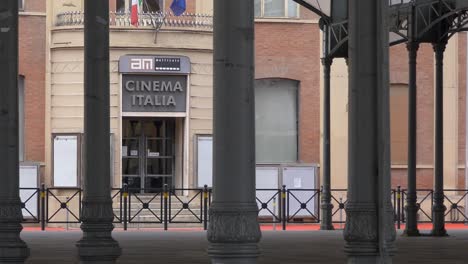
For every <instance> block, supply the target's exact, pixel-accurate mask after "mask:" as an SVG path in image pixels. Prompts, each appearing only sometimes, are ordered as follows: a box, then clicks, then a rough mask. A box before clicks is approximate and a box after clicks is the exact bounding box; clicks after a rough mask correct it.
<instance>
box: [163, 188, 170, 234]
mask: <svg viewBox="0 0 468 264" xmlns="http://www.w3.org/2000/svg"><path fill="white" fill-rule="evenodd" d="M168 198H169V193H168V189H167V184H164V230H167V199H168Z"/></svg>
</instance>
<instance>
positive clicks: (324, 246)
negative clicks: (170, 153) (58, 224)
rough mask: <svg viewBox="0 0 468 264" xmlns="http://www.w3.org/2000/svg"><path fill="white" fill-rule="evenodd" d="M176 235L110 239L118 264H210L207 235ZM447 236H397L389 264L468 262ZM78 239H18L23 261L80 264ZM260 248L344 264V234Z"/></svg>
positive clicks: (278, 238)
mask: <svg viewBox="0 0 468 264" xmlns="http://www.w3.org/2000/svg"><path fill="white" fill-rule="evenodd" d="M179 231H180V232H165V231H161V230H156V231H155V230H151V231H149V230H140V231H121V230H116V231H115V232H114V237H115V238H116V239H117V240H118V241H119V243H120V245H121V247H122V248H123V255H122V256H121V257H120V259H119V261H118V263H142V264H144V263H168V264H169V263H190V264H198V263H200V264H201V263H204V264H206V263H209V258H208V256H207V254H206V248H207V246H208V242H207V240H206V232H204V231H191V230H185V231H183V230H179ZM399 234H401V231H400V232H399ZM449 234H450V236H449V237H443V238H434V237H426V236H424V237H417V238H407V237H401V236H398V237H397V242H396V245H397V248H398V253H397V256H396V257H395V258H394V262H393V263H396V264H399V263H401V264H406V263H424V264H466V263H468V230H450V231H449ZM80 236H81V232H80V231H78V230H75V231H65V232H64V231H48V232H29V231H25V232H23V233H22V237H23V238H24V240H25V241H26V242H27V243H28V245H29V247H30V248H31V257H30V259H29V260H28V261H27V262H26V263H34V264H59V263H60V264H64V263H78V261H77V258H76V254H77V253H76V252H77V251H76V247H75V242H76V241H77V240H79V238H80ZM260 246H261V248H262V251H263V256H262V257H261V258H260V261H259V263H260V264H311V263H323V264H334V263H340V264H343V263H346V256H345V254H344V252H343V247H344V240H343V232H342V231H287V232H283V231H264V232H263V238H262V241H261V243H260Z"/></svg>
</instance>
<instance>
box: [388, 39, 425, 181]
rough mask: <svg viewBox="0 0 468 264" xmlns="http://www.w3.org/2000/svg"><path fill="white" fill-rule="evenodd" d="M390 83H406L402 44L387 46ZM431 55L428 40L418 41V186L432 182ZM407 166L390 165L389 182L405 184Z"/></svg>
mask: <svg viewBox="0 0 468 264" xmlns="http://www.w3.org/2000/svg"><path fill="white" fill-rule="evenodd" d="M390 83H392V84H408V51H407V49H406V45H405V44H400V45H397V46H394V47H391V48H390ZM433 113H434V55H433V50H432V46H431V45H430V44H421V45H420V47H419V50H418V59H417V153H416V155H417V165H418V169H417V171H416V175H417V184H418V185H417V186H418V188H430V187H431V186H432V182H433V177H432V174H433V170H432V168H431V166H432V165H433V155H434V154H433V146H434V144H433V135H434V128H433V126H434V117H433ZM406 179H407V169H406V168H405V169H401V168H398V169H397V168H394V169H392V186H393V187H396V186H397V185H400V186H402V187H403V188H405V187H406V183H407V180H406Z"/></svg>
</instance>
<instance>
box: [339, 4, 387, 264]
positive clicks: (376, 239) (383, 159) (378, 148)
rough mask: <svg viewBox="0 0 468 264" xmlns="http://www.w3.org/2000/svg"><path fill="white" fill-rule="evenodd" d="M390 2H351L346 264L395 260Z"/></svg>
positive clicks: (373, 263) (345, 234)
mask: <svg viewBox="0 0 468 264" xmlns="http://www.w3.org/2000/svg"><path fill="white" fill-rule="evenodd" d="M387 10H388V1H375V0H350V1H349V71H350V76H349V86H350V87H349V154H348V155H349V156H348V157H349V163H348V203H347V205H346V216H347V219H346V227H345V231H344V237H345V240H346V245H345V252H346V253H347V254H348V263H353V264H354V263H356V264H357V263H359V264H367V263H369V264H371V263H372V264H375V263H391V256H392V255H393V251H394V246H393V242H394V240H395V236H396V232H395V226H394V222H393V208H392V204H391V187H390V112H389V62H388V52H389V44H388V22H387V17H388V11H387Z"/></svg>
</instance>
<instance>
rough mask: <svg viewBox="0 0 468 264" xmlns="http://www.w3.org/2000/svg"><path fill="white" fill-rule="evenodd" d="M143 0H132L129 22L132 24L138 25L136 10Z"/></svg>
mask: <svg viewBox="0 0 468 264" xmlns="http://www.w3.org/2000/svg"><path fill="white" fill-rule="evenodd" d="M142 1H143V0H132V16H131V23H132V25H134V26H138V10H139V9H140V7H141V5H142Z"/></svg>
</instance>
